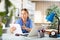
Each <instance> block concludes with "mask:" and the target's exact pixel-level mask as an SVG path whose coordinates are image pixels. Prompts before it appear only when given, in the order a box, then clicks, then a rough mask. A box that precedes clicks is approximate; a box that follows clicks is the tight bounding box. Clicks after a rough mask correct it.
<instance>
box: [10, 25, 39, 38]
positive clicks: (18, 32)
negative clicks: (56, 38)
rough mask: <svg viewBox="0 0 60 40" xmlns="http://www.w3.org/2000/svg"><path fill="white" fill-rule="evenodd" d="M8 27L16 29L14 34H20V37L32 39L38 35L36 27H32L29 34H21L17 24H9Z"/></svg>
mask: <svg viewBox="0 0 60 40" xmlns="http://www.w3.org/2000/svg"><path fill="white" fill-rule="evenodd" d="M10 27H16V30H15V31H14V34H20V35H22V36H27V37H32V36H36V35H38V31H37V30H38V27H36V26H33V28H32V30H31V31H30V32H29V33H22V30H21V26H20V25H19V24H10Z"/></svg>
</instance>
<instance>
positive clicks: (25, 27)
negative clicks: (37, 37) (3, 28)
mask: <svg viewBox="0 0 60 40" xmlns="http://www.w3.org/2000/svg"><path fill="white" fill-rule="evenodd" d="M15 23H16V24H20V26H21V29H22V32H23V33H29V32H30V31H31V28H32V21H31V19H30V18H29V12H28V10H27V9H22V10H21V17H20V18H19V19H18V20H16V22H15ZM15 30H16V28H15V27H12V28H11V29H10V31H11V32H13V31H15Z"/></svg>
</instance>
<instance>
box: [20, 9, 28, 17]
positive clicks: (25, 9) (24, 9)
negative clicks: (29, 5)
mask: <svg viewBox="0 0 60 40" xmlns="http://www.w3.org/2000/svg"><path fill="white" fill-rule="evenodd" d="M21 11H26V12H27V14H28V15H29V12H28V10H27V9H26V8H24V9H21ZM28 18H29V16H28Z"/></svg>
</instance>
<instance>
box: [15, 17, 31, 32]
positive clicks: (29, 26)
mask: <svg viewBox="0 0 60 40" xmlns="http://www.w3.org/2000/svg"><path fill="white" fill-rule="evenodd" d="M15 23H16V24H20V26H21V27H22V26H23V25H24V23H23V21H22V19H21V18H19V19H18V20H16V22H15ZM25 26H26V27H27V28H32V21H31V19H29V18H28V19H27V21H26V24H25ZM22 32H23V33H28V31H26V30H23V29H22Z"/></svg>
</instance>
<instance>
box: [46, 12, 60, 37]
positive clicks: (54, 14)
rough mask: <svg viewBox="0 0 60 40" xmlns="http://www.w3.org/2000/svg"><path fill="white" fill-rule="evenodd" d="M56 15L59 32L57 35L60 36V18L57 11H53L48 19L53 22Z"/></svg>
mask: <svg viewBox="0 0 60 40" xmlns="http://www.w3.org/2000/svg"><path fill="white" fill-rule="evenodd" d="M54 17H56V18H57V19H58V33H57V37H60V34H59V26H60V20H59V18H58V17H57V15H56V13H55V12H51V13H50V15H48V16H46V19H47V21H50V22H53V20H54Z"/></svg>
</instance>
